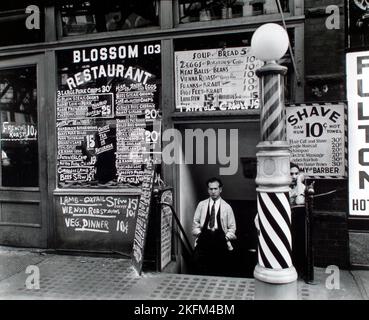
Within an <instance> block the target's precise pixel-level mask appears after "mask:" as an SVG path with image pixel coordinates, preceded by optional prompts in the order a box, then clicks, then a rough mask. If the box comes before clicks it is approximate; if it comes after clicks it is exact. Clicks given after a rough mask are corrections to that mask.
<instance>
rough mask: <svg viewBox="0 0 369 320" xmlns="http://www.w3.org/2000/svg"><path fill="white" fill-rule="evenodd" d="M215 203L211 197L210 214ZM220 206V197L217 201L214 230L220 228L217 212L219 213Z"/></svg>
mask: <svg viewBox="0 0 369 320" xmlns="http://www.w3.org/2000/svg"><path fill="white" fill-rule="evenodd" d="M213 203H214V200H213V199H212V198H209V205H208V208H209V213H210V214H211V208H212V207H213ZM219 207H220V197H219V198H218V199H217V200H216V201H215V223H214V227H213V228H212V229H213V230H217V229H218V221H217V214H218V211H219ZM208 229H210V228H209V225H208Z"/></svg>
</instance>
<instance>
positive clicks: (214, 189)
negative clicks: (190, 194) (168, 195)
mask: <svg viewBox="0 0 369 320" xmlns="http://www.w3.org/2000/svg"><path fill="white" fill-rule="evenodd" d="M206 185H207V187H208V193H209V196H210V197H209V198H208V199H206V200H203V201H201V202H200V203H199V204H198V206H197V208H196V211H195V215H194V219H193V225H192V234H193V235H194V236H195V237H196V240H195V254H194V260H195V263H196V267H197V271H198V273H200V274H205V275H226V274H227V272H229V270H230V267H231V254H232V251H233V246H232V244H231V240H235V239H236V221H235V218H234V214H233V210H232V208H231V206H230V205H229V204H228V203H227V202H225V201H224V200H223V199H222V198H221V197H220V194H221V192H222V187H223V184H222V181H221V180H220V179H218V178H211V179H209V180H208V181H207V183H206Z"/></svg>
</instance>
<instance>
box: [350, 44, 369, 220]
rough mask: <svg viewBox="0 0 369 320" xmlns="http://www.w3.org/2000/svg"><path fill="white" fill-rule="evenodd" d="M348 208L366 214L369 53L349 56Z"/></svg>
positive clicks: (368, 211)
mask: <svg viewBox="0 0 369 320" xmlns="http://www.w3.org/2000/svg"><path fill="white" fill-rule="evenodd" d="M346 68H347V70H346V71H347V99H348V102H349V108H348V109H349V114H348V116H349V136H348V138H349V141H348V143H349V207H350V214H351V215H361V216H364V215H369V51H362V52H355V53H348V54H347V56H346Z"/></svg>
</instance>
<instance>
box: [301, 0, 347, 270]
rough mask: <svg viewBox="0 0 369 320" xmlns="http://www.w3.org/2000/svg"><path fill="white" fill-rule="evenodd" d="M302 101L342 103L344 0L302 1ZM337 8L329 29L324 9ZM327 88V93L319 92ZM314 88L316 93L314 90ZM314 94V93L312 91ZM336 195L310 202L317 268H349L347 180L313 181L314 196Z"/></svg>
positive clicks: (343, 97)
mask: <svg viewBox="0 0 369 320" xmlns="http://www.w3.org/2000/svg"><path fill="white" fill-rule="evenodd" d="M304 3H305V17H306V20H305V102H330V101H344V100H346V86H345V15H344V14H345V12H344V0H305V2H304ZM329 5H337V6H338V7H339V9H340V29H334V30H329V29H327V27H326V19H327V18H328V16H329V15H327V14H326V13H325V9H326V7H327V6H329ZM324 85H327V86H328V91H327V92H325V93H324V92H323V91H322V90H321V89H322V87H323V86H324ZM316 89H318V91H317V90H316ZM314 91H315V92H314ZM331 190H337V192H335V193H333V194H330V195H328V196H323V197H321V198H316V199H315V200H314V214H315V219H314V225H313V226H314V230H313V245H314V250H315V253H314V262H315V265H316V266H318V267H327V266H328V265H337V266H339V267H341V268H347V267H348V266H349V241H348V230H347V216H346V211H347V194H348V192H347V191H348V190H347V181H346V180H338V181H337V180H336V181H335V180H329V179H323V180H317V181H316V183H315V193H316V194H322V193H326V192H329V191H331Z"/></svg>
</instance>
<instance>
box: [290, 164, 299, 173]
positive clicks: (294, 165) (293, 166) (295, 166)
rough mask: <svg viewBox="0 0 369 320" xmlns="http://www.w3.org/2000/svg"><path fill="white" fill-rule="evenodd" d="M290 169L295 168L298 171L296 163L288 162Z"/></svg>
mask: <svg viewBox="0 0 369 320" xmlns="http://www.w3.org/2000/svg"><path fill="white" fill-rule="evenodd" d="M292 168H297V170H299V171H300V167H299V166H298V165H297V164H296V163H293V162H290V169H292Z"/></svg>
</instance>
